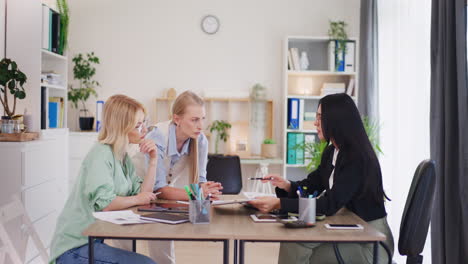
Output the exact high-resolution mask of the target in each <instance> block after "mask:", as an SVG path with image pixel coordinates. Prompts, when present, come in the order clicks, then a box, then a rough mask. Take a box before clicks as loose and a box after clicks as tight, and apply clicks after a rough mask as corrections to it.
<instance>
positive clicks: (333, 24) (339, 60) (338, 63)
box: [328, 21, 348, 71]
mask: <svg viewBox="0 0 468 264" xmlns="http://www.w3.org/2000/svg"><path fill="white" fill-rule="evenodd" d="M346 26H347V24H346V23H345V22H344V21H330V28H329V29H328V36H329V38H330V50H331V51H330V52H331V54H333V55H334V56H333V58H334V67H333V68H334V69H335V71H344V68H345V66H344V56H345V54H346V41H347V40H348V34H347V33H346V29H345V27H346ZM331 62H332V60H331Z"/></svg>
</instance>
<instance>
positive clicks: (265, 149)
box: [262, 144, 277, 158]
mask: <svg viewBox="0 0 468 264" xmlns="http://www.w3.org/2000/svg"><path fill="white" fill-rule="evenodd" d="M276 149H277V147H276V144H262V157H265V158H276V155H277V152H276Z"/></svg>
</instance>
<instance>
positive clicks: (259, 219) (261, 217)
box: [250, 214, 297, 223]
mask: <svg viewBox="0 0 468 264" xmlns="http://www.w3.org/2000/svg"><path fill="white" fill-rule="evenodd" d="M250 218H252V220H253V221H254V222H255V223H276V222H277V220H278V219H282V220H285V221H297V217H295V216H287V215H274V214H252V215H250Z"/></svg>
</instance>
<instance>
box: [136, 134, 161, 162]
mask: <svg viewBox="0 0 468 264" xmlns="http://www.w3.org/2000/svg"><path fill="white" fill-rule="evenodd" d="M139 146H140V152H142V153H145V154H146V153H148V155H149V157H150V159H151V160H154V159H156V158H157V157H158V150H157V148H156V144H155V143H154V141H153V140H151V139H143V140H142V141H141V142H140V144H139Z"/></svg>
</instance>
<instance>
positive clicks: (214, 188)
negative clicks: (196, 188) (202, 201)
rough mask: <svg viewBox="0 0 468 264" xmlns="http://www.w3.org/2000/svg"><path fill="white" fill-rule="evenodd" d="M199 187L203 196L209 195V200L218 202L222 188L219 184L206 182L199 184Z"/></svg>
mask: <svg viewBox="0 0 468 264" xmlns="http://www.w3.org/2000/svg"><path fill="white" fill-rule="evenodd" d="M200 187H201V188H202V189H203V194H204V195H205V197H206V196H208V195H210V196H211V200H218V199H219V195H221V190H222V189H223V186H222V185H221V183H219V182H214V181H207V182H202V183H200Z"/></svg>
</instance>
